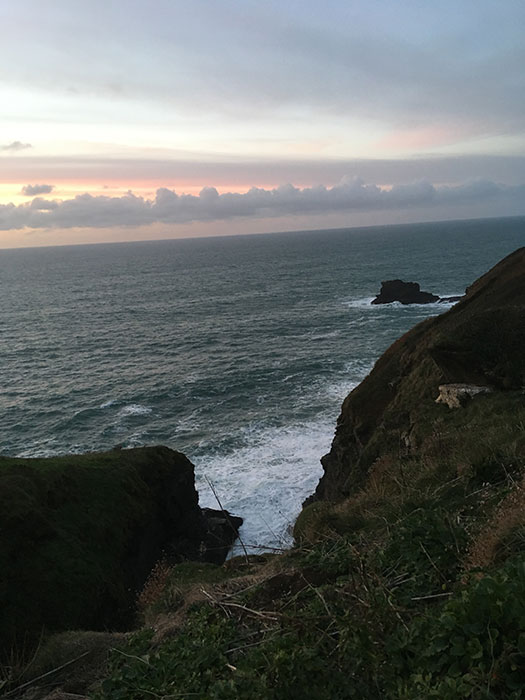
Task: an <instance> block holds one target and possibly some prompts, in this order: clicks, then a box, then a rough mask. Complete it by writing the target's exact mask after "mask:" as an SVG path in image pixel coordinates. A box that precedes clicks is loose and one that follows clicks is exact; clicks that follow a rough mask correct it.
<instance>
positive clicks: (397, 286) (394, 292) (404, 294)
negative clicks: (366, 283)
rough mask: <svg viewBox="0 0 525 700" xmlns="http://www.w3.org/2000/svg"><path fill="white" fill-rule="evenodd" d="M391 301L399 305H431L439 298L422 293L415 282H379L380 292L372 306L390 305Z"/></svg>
mask: <svg viewBox="0 0 525 700" xmlns="http://www.w3.org/2000/svg"><path fill="white" fill-rule="evenodd" d="M393 301H399V302H400V303H401V304H433V303H435V302H436V301H439V297H438V296H436V295H435V294H431V293H430V292H422V291H421V289H420V287H419V284H418V283H417V282H403V280H387V281H386V282H381V291H380V292H379V294H378V295H377V296H376V298H375V299H374V300H373V301H372V304H391V303H392V302H393Z"/></svg>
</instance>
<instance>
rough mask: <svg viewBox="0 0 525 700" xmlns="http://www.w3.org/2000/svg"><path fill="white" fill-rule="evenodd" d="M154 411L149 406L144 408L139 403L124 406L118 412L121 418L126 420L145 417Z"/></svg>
mask: <svg viewBox="0 0 525 700" xmlns="http://www.w3.org/2000/svg"><path fill="white" fill-rule="evenodd" d="M152 411H153V409H152V408H150V407H149V406H142V405H141V404H139V403H130V404H128V405H127V406H124V407H123V408H121V409H120V411H119V412H118V415H119V416H120V417H121V418H126V417H127V416H143V415H146V414H148V413H151V412H152Z"/></svg>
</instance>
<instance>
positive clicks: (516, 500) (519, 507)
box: [466, 479, 525, 570]
mask: <svg viewBox="0 0 525 700" xmlns="http://www.w3.org/2000/svg"><path fill="white" fill-rule="evenodd" d="M521 527H525V479H523V481H522V482H521V484H519V485H518V484H516V486H515V487H514V489H513V490H512V491H511V493H509V494H508V495H507V496H506V497H505V498H504V499H503V500H502V501H501V503H500V504H499V506H498V507H497V508H496V509H495V511H494V513H493V515H492V517H491V518H490V519H489V521H488V523H487V524H486V526H485V527H484V528H483V529H482V530H481V531H480V532H479V533H478V534H477V536H476V537H475V538H474V540H473V542H472V544H471V546H470V548H469V554H468V558H467V561H466V569H467V570H471V569H477V568H480V567H486V566H490V565H491V564H493V563H494V562H495V561H496V560H497V559H498V557H499V556H500V555H501V553H502V550H504V549H505V541H506V540H508V538H509V536H510V535H511V534H512V533H513V532H515V531H516V530H517V529H518V528H521Z"/></svg>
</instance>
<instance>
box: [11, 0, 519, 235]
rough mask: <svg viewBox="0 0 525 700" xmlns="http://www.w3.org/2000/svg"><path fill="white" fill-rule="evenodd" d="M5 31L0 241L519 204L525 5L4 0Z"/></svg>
mask: <svg viewBox="0 0 525 700" xmlns="http://www.w3.org/2000/svg"><path fill="white" fill-rule="evenodd" d="M0 37H1V41H0V66H1V72H0V76H1V80H0V105H1V107H0V247H16V246H35V245H52V244H63V243H86V242H90V241H92V242H98V241H120V240H144V239H149V238H151V239H158V238H174V237H181V236H196V235H215V234H229V233H251V232H264V231H283V230H292V229H314V228H330V227H339V226H360V225H369V224H382V223H400V222H408V221H423V220H438V219H451V218H470V217H472V218H474V217H484V216H504V215H518V214H525V71H524V69H523V67H524V66H525V39H524V37H525V3H524V2H523V0H503V2H501V1H500V2H497V1H496V0H490V1H489V0H475V1H474V0H461V2H458V1H457V0H455V1H454V2H452V1H449V0H441V1H440V2H439V3H436V2H433V3H431V2H426V0H396V2H392V1H391V0H384V1H383V0H366V2H365V0H361V1H359V2H357V1H355V0H324V1H323V2H322V3H321V2H319V1H317V0H316V1H313V0H301V2H299V1H296V0H287V1H286V2H282V0H281V1H280V2H278V1H277V0H264V1H263V0H207V1H206V0H191V2H188V1H187V0H185V2H182V1H179V0H126V1H124V0H103V1H102V0H91V2H89V3H86V2H80V1H79V0H53V2H51V3H42V2H40V1H37V0H18V1H17V2H16V3H15V2H9V1H8V0H2V1H0Z"/></svg>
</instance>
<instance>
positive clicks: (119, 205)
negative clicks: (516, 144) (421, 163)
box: [0, 177, 525, 230]
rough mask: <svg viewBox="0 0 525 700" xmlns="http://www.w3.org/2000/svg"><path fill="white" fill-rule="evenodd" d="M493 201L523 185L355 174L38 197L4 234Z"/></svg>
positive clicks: (9, 212)
mask: <svg viewBox="0 0 525 700" xmlns="http://www.w3.org/2000/svg"><path fill="white" fill-rule="evenodd" d="M487 201H490V202H497V201H499V202H512V203H516V202H522V203H523V202H524V201H525V185H516V186H514V185H513V186H509V185H502V184H498V183H496V182H492V181H491V180H485V179H477V180H471V181H467V182H465V183H461V184H458V185H450V186H444V187H436V186H435V185H433V184H432V183H431V182H429V181H428V180H420V181H418V182H414V183H411V184H402V185H396V186H394V187H391V188H386V187H380V186H379V185H375V184H367V183H366V182H365V181H364V180H362V179H361V178H356V177H354V178H343V180H342V181H341V182H340V183H339V184H338V185H335V186H334V187H331V188H329V187H325V186H324V185H318V186H316V187H305V188H302V189H301V188H298V187H294V186H293V185H291V184H288V185H281V186H280V187H277V188H274V189H263V188H258V187H252V188H251V189H250V190H249V191H248V192H245V193H239V192H227V193H224V194H219V192H218V191H217V190H216V189H215V188H214V187H205V188H203V189H202V190H201V192H200V193H199V195H189V194H177V193H176V192H175V191H173V190H170V189H168V188H166V187H161V188H159V189H158V190H157V192H156V195H155V198H154V199H146V198H144V197H139V196H137V195H135V194H133V192H131V191H129V192H128V193H127V194H126V195H124V196H122V197H108V196H106V195H99V196H93V195H90V194H87V193H86V194H81V195H78V196H76V197H74V198H73V199H66V200H48V199H43V198H41V197H37V198H35V199H33V200H32V201H31V202H29V203H27V204H20V205H18V206H16V205H14V204H7V205H1V206H0V229H3V230H9V229H18V228H30V229H39V228H48V227H52V228H57V229H67V228H86V227H88V228H101V227H109V226H129V227H133V226H143V225H148V224H154V223H165V224H188V223H191V222H194V221H225V220H229V219H234V218H237V217H252V218H268V217H283V216H295V215H313V214H329V213H334V212H352V211H362V212H363V211H365V212H375V211H386V210H392V211H395V210H397V211H401V210H404V211H413V210H416V211H417V210H420V209H424V208H425V207H428V206H433V207H442V208H443V209H444V210H445V209H446V207H447V206H453V205H457V204H469V205H474V204H477V203H486V202H487ZM523 213H525V208H524V212H523Z"/></svg>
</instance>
